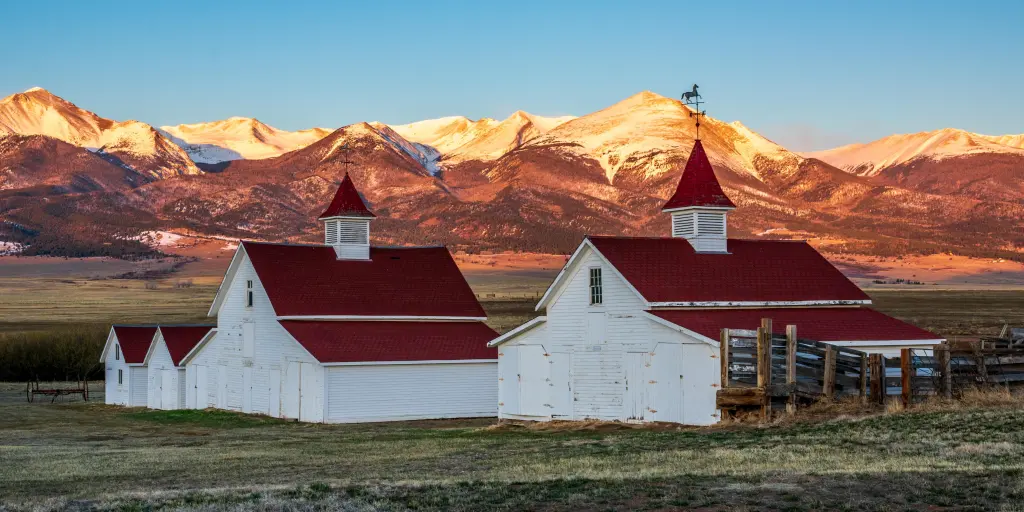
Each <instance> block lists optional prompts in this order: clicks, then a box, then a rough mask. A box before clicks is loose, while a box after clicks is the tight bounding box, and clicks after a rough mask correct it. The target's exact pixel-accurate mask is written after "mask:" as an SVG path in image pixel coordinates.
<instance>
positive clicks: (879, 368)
mask: <svg viewBox="0 0 1024 512" xmlns="http://www.w3.org/2000/svg"><path fill="white" fill-rule="evenodd" d="M868 366H869V367H871V401H872V402H873V403H876V404H884V403H885V393H886V390H885V356H883V355H882V354H871V355H869V356H868Z"/></svg>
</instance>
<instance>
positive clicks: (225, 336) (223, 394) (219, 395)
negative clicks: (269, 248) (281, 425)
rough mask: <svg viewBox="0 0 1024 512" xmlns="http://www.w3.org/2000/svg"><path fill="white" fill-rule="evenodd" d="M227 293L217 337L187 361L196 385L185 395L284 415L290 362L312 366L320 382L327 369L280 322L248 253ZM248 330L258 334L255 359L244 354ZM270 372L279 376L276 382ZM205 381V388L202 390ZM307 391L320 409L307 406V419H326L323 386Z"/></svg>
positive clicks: (203, 402) (202, 403)
mask: <svg viewBox="0 0 1024 512" xmlns="http://www.w3.org/2000/svg"><path fill="white" fill-rule="evenodd" d="M250 280H251V281H252V282H253V307H252V308H248V307H246V296H245V293H246V283H247V281H250ZM224 293H225V296H224V301H223V304H222V305H221V307H220V310H219V311H218V312H217V335H216V336H215V337H214V338H213V339H212V340H211V341H210V342H209V343H207V345H206V346H205V347H203V348H202V349H201V350H200V351H199V353H198V354H197V355H196V356H195V357H193V358H192V360H190V361H189V362H188V364H187V371H189V372H191V373H192V374H191V375H189V376H188V377H187V381H188V382H189V385H190V386H192V389H191V390H186V396H189V394H190V393H192V394H195V395H196V398H195V399H189V401H190V402H194V405H192V406H193V407H195V408H200V409H202V408H206V407H215V408H222V409H227V410H234V411H240V412H252V413H259V414H267V415H274V416H283V414H284V412H285V411H286V410H287V408H286V407H284V406H283V404H282V403H281V401H282V400H286V399H287V397H288V396H291V395H290V394H286V390H285V379H286V376H285V374H286V369H287V367H288V363H289V362H299V363H307V364H311V365H312V366H311V367H309V368H308V369H307V371H310V372H317V373H318V375H316V376H315V377H316V379H314V380H316V381H318V382H320V383H322V382H323V376H322V374H323V367H322V366H320V364H319V363H318V362H317V361H316V359H314V358H313V357H312V356H311V355H309V353H308V352H306V350H305V349H303V348H302V346H301V345H299V344H298V343H296V342H295V341H294V340H293V339H292V338H291V336H290V335H289V334H288V333H287V331H285V330H284V328H283V327H281V324H280V323H278V322H277V319H276V314H275V312H274V308H273V306H272V305H271V303H270V298H269V297H268V296H267V293H266V291H265V290H264V288H263V285H262V283H260V280H259V278H258V276H257V275H256V272H255V270H254V269H253V267H252V264H251V263H250V262H249V258H248V257H247V256H244V255H243V256H242V259H241V261H240V262H239V265H238V269H237V271H236V273H235V275H234V278H233V279H232V281H231V282H230V283H228V288H227V290H225V291H224ZM246 323H251V324H252V327H244V325H245V324H246ZM246 331H247V332H249V333H251V334H252V336H253V341H252V357H246V354H245V352H246V350H245V334H243V333H244V332H246ZM198 372H203V373H205V375H206V377H205V382H203V379H202V378H199V377H198V376H197V375H196V374H197V373H198ZM247 375H248V376H247ZM271 376H274V377H275V378H274V379H273V382H272V379H271ZM222 377H223V379H222ZM307 382H311V381H307ZM300 383H301V381H300ZM200 384H205V388H206V389H205V390H200V389H199V385H200ZM275 386H276V389H277V392H276V393H275V392H274V389H275ZM309 387H314V386H309ZM302 391H303V393H309V392H312V393H313V397H311V399H310V401H309V402H308V403H310V404H311V405H312V404H316V406H315V407H317V408H318V410H309V409H312V408H313V407H307V410H306V411H305V414H303V420H304V421H322V420H323V404H324V393H323V385H322V384H321V385H318V386H316V387H315V389H312V390H302ZM271 396H275V401H277V402H278V403H275V404H271V403H270V402H271ZM246 409H248V410H246Z"/></svg>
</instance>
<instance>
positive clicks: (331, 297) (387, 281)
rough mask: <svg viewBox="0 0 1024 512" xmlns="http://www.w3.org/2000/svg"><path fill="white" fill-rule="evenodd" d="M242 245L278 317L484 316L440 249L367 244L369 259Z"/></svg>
mask: <svg viewBox="0 0 1024 512" xmlns="http://www.w3.org/2000/svg"><path fill="white" fill-rule="evenodd" d="M242 247H243V248H244V249H245V252H246V254H248V256H249V260H250V261H252V265H253V267H254V268H255V269H256V273H257V274H258V275H259V278H260V282H261V283H263V287H264V289H265V290H266V292H267V295H268V296H269V297H270V302H271V304H272V305H273V306H274V311H275V312H276V313H277V314H278V315H279V316H310V315H314V316H324V315H371V316H459V317H484V316H487V315H486V313H484V310H483V308H482V307H480V303H479V302H477V300H476V295H474V294H473V290H471V289H470V288H469V284H468V283H466V279H465V278H464V277H463V276H462V272H460V271H459V267H458V266H456V265H455V260H453V259H452V256H451V254H450V253H449V252H448V249H445V248H444V247H400V248H391V247H388V248H385V247H371V248H370V259H369V261H367V260H339V259H338V257H337V254H336V253H335V252H334V249H333V248H332V247H329V246H324V245H283V244H265V243H255V242H243V243H242Z"/></svg>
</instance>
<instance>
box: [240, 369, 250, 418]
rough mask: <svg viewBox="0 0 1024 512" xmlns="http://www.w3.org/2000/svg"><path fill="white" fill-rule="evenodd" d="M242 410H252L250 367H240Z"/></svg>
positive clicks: (247, 411)
mask: <svg viewBox="0 0 1024 512" xmlns="http://www.w3.org/2000/svg"><path fill="white" fill-rule="evenodd" d="M242 412H244V413H250V412H252V367H251V366H244V367H242Z"/></svg>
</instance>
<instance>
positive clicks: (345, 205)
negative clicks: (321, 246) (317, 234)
mask: <svg viewBox="0 0 1024 512" xmlns="http://www.w3.org/2000/svg"><path fill="white" fill-rule="evenodd" d="M374 217H376V216H375V215H374V214H373V212H371V211H370V209H369V208H367V207H366V203H364V202H363V198H362V197H361V196H360V194H359V191H358V190H356V186H355V184H353V183H352V178H350V177H349V175H348V173H345V179H343V180H341V185H339V186H338V192H337V193H336V194H334V200H333V201H331V204H330V205H329V206H328V207H327V210H325V211H324V213H323V214H322V215H320V218H319V220H321V221H323V223H324V243H325V244H326V245H329V246H331V247H334V252H335V253H336V254H337V255H338V259H340V260H368V259H370V221H371V220H373V218H374Z"/></svg>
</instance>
